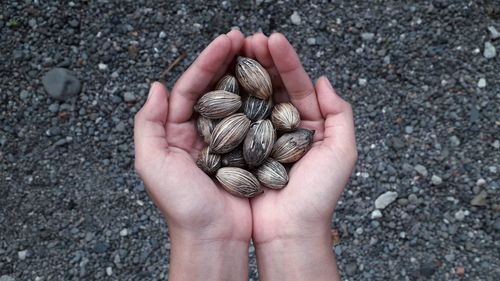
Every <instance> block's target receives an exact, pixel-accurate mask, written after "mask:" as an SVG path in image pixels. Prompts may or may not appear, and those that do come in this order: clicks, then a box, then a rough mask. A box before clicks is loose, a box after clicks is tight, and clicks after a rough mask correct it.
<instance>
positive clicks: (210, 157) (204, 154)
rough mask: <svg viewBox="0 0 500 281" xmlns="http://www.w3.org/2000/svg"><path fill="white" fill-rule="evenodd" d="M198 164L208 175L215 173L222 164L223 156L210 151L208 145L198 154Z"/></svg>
mask: <svg viewBox="0 0 500 281" xmlns="http://www.w3.org/2000/svg"><path fill="white" fill-rule="evenodd" d="M196 165H198V167H200V169H202V170H203V171H204V172H205V173H207V174H208V175H214V174H215V173H216V172H217V170H218V169H219V168H220V166H221V157H220V155H218V154H213V153H210V149H209V148H208V146H207V147H205V148H203V149H202V150H201V151H200V154H198V160H196Z"/></svg>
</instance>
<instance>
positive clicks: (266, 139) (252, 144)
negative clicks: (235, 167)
mask: <svg viewBox="0 0 500 281" xmlns="http://www.w3.org/2000/svg"><path fill="white" fill-rule="evenodd" d="M275 140H276V132H275V131H274V127H273V124H272V123H271V121H269V120H267V119H266V120H259V121H257V122H255V123H253V124H252V125H251V126H250V130H249V131H248V134H247V136H246V138H245V141H244V142H243V157H244V158H245V162H246V163H247V164H248V165H249V166H250V167H257V166H259V165H260V164H262V162H264V160H266V158H267V157H269V154H271V151H272V149H273V144H274V141H275Z"/></svg>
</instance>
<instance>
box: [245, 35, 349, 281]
mask: <svg viewBox="0 0 500 281" xmlns="http://www.w3.org/2000/svg"><path fill="white" fill-rule="evenodd" d="M244 52H245V55H247V56H250V57H254V58H256V59H257V60H258V61H259V62H260V63H261V64H262V65H263V66H264V67H265V68H266V69H267V70H268V72H269V73H270V75H271V77H272V82H273V91H274V96H275V99H276V100H278V102H283V101H290V102H291V103H292V104H293V105H294V106H295V107H297V109H298V110H299V112H300V116H301V120H302V122H301V124H300V127H303V128H308V129H313V130H315V135H314V142H313V146H312V148H311V149H310V150H309V152H307V154H305V155H304V157H303V158H302V159H300V160H299V161H298V162H296V163H295V164H294V166H293V167H292V169H291V170H290V172H289V182H288V184H287V186H286V187H285V188H283V189H281V190H272V189H265V192H264V194H262V195H260V196H257V197H255V198H253V199H252V200H251V206H252V220H253V235H252V239H253V242H254V245H255V248H256V253H257V261H258V265H259V273H260V274H259V277H260V278H261V280H334V279H335V278H338V273H337V270H336V266H335V260H334V256H333V253H332V249H331V219H332V214H333V211H334V209H335V206H336V203H337V201H338V200H339V198H340V195H341V193H342V191H343V189H344V186H345V185H346V183H347V181H348V179H349V177H350V175H351V173H352V169H353V167H354V164H355V162H356V159H357V150H356V140H355V135H354V124H353V115H352V109H351V106H350V105H349V104H348V103H347V102H346V101H344V100H342V99H341V98H340V97H339V96H338V95H337V94H336V93H335V90H334V89H333V88H332V86H331V84H330V82H329V81H328V79H327V78H326V77H321V78H319V79H318V81H317V82H316V85H313V83H312V82H311V79H310V78H309V76H308V75H307V73H306V72H305V70H304V69H303V67H302V64H301V63H300V60H299V58H298V56H297V54H296V52H295V50H294V49H293V47H292V46H291V45H290V43H289V42H288V41H287V39H286V38H285V37H284V36H283V35H281V34H273V35H271V36H270V38H267V37H266V36H265V35H263V34H262V33H257V34H255V35H253V36H250V37H247V38H246V42H245V45H244Z"/></svg>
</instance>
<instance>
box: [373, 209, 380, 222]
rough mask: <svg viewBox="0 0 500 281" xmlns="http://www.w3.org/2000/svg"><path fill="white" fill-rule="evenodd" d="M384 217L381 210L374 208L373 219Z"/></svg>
mask: <svg viewBox="0 0 500 281" xmlns="http://www.w3.org/2000/svg"><path fill="white" fill-rule="evenodd" d="M381 217H382V212H381V211H380V210H373V212H372V214H371V218H372V220H376V219H379V218H381Z"/></svg>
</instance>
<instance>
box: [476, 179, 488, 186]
mask: <svg viewBox="0 0 500 281" xmlns="http://www.w3.org/2000/svg"><path fill="white" fill-rule="evenodd" d="M485 184H486V180H485V179H483V178H481V179H478V180H477V181H476V185H477V186H483V185H485Z"/></svg>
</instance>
